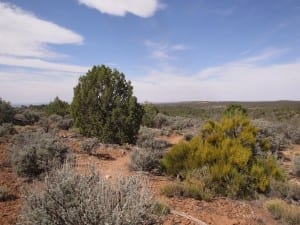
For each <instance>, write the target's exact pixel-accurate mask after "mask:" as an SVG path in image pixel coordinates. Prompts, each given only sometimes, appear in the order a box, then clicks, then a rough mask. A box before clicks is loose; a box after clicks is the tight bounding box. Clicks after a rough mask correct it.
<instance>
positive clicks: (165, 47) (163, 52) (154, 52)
mask: <svg viewBox="0 0 300 225" xmlns="http://www.w3.org/2000/svg"><path fill="white" fill-rule="evenodd" d="M144 45H145V46H146V47H147V48H148V49H149V50H150V57H151V58H154V59H157V60H160V61H163V60H167V59H174V58H175V56H174V53H175V52H179V51H184V50H186V49H188V47H187V46H186V45H184V44H173V45H172V44H169V43H167V42H154V41H150V40H146V41H144Z"/></svg>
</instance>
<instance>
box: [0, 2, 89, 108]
mask: <svg viewBox="0 0 300 225" xmlns="http://www.w3.org/2000/svg"><path fill="white" fill-rule="evenodd" d="M83 42H84V38H83V37H82V36H81V35H79V34H77V33H76V32H74V31H72V30H70V29H67V28H64V27H61V26H59V25H57V24H55V23H52V22H49V21H46V20H42V19H40V18H38V17H36V16H35V15H34V14H32V13H30V12H27V11H24V10H22V9H21V8H19V7H17V6H15V5H12V4H8V3H2V2H0V43H1V48H0V65H2V66H1V67H0V96H1V97H3V98H5V99H8V100H11V101H12V102H15V103H16V102H25V103H26V102H27V103H33V102H47V101H49V100H51V99H52V98H53V97H55V96H56V95H59V96H69V97H68V98H70V96H71V93H72V87H73V85H74V83H75V82H76V81H77V79H78V77H79V75H80V74H83V73H85V72H86V71H87V70H88V67H85V66H78V65H72V64H68V63H63V62H62V60H64V59H65V57H66V55H64V54H61V53H60V52H57V51H53V50H52V49H51V47H50V45H63V44H73V45H74V44H75V45H81V44H83ZM54 60H55V61H54ZM58 80H59V82H58ZM68 100H70V99H68Z"/></svg>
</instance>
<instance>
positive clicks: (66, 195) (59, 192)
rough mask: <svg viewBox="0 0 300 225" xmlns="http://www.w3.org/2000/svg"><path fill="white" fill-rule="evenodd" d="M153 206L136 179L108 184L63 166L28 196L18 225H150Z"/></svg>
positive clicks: (155, 218)
mask: <svg viewBox="0 0 300 225" xmlns="http://www.w3.org/2000/svg"><path fill="white" fill-rule="evenodd" d="M155 207H156V204H155V202H154V199H153V197H152V195H151V194H150V192H149V191H148V189H147V188H146V186H145V181H144V180H142V179H141V178H139V177H127V178H119V179H116V180H115V181H113V182H110V181H107V180H106V179H105V178H103V177H101V176H99V175H97V174H95V173H90V174H88V175H86V176H83V175H78V174H77V173H76V172H75V171H74V170H73V169H71V168H70V167H68V166H64V167H63V168H62V170H60V171H57V172H56V173H53V174H51V175H50V176H48V177H46V179H45V188H44V190H43V191H41V192H40V191H32V192H29V193H27V195H26V196H25V208H24V210H23V212H22V215H21V217H20V220H19V224H25V225H34V224H60V225H69V224H72V225H99V224H107V225H150V224H151V225H152V224H156V223H157V222H158V216H156V215H154V213H155V210H156V208H155Z"/></svg>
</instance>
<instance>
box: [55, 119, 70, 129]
mask: <svg viewBox="0 0 300 225" xmlns="http://www.w3.org/2000/svg"><path fill="white" fill-rule="evenodd" d="M72 126H73V120H72V119H71V118H64V119H62V120H60V121H59V122H58V124H57V127H58V128H59V129H62V130H69V129H70V128H71V127H72Z"/></svg>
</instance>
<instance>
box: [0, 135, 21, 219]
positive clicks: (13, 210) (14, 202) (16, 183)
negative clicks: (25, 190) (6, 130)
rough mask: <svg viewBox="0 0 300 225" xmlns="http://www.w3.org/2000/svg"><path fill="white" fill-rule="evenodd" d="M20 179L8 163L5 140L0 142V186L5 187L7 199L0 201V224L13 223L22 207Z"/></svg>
mask: <svg viewBox="0 0 300 225" xmlns="http://www.w3.org/2000/svg"><path fill="white" fill-rule="evenodd" d="M22 184H23V181H22V179H20V178H18V177H17V175H16V174H15V173H14V171H13V170H12V168H11V166H10V165H9V163H8V154H7V142H6V141H4V143H3V142H2V143H1V144H0V186H3V187H6V188H7V190H8V195H9V197H8V198H9V199H8V200H7V201H4V202H0V224H1V225H11V224H15V223H16V221H17V217H18V215H19V212H20V210H21V208H22V204H23V200H22V198H21V191H20V190H21V186H22Z"/></svg>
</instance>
